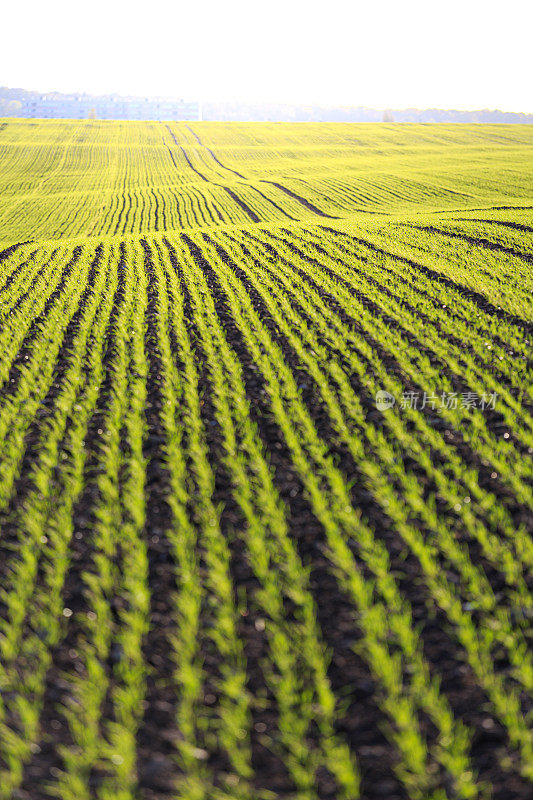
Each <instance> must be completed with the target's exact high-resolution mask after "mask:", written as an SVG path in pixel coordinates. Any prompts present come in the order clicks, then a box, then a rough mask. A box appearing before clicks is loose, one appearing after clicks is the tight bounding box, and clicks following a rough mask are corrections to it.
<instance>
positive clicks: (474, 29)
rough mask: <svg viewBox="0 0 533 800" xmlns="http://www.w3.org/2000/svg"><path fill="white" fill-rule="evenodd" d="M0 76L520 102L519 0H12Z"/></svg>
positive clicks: (166, 88)
mask: <svg viewBox="0 0 533 800" xmlns="http://www.w3.org/2000/svg"><path fill="white" fill-rule="evenodd" d="M0 25H1V30H0V42H1V44H0V85H4V86H10V87H22V88H25V89H37V90H41V91H52V90H57V91H80V92H81V91H86V92H90V93H94V94H99V93H107V92H117V93H119V94H143V95H144V94H146V95H170V96H175V97H186V98H196V97H201V98H203V99H213V100H247V101H258V102H261V101H270V102H276V101H280V102H292V103H321V104H324V105H329V104H335V105H337V104H340V105H366V106H371V107H376V108H383V107H390V108H405V107H409V106H417V107H419V108H424V107H435V106H436V107H440V108H459V109H474V108H499V109H502V110H506V111H526V112H533V89H532V85H533V84H532V80H531V79H532V67H531V65H532V63H533V59H532V51H533V47H532V42H531V32H532V27H533V3H532V2H531V0H505V1H504V2H502V1H501V0H499V2H493V1H492V0H447V2H446V3H442V2H441V3H437V2H435V0H407V1H406V2H400V1H398V2H393V1H392V0H382V2H379V0H374V2H373V0H364V2H360V0H354V1H353V2H341V1H340V0H326V1H325V2H324V1H323V2H321V3H316V2H313V0H307V1H306V0H296V1H295V2H291V1H290V0H261V2H257V0H256V2H253V0H230V1H229V2H225V3H224V2H221V1H220V0H219V2H216V1H215V0H203V2H202V0H200V2H198V1H196V2H195V0H190V1H189V2H186V3H184V2H180V0H174V2H172V1H171V0H151V2H150V0H148V2H146V0H145V2H141V3H139V2H136V1H135V0H118V2H117V1H116V0H115V1H114V0H92V2H89V3H78V2H76V0H18V2H5V4H4V7H3V9H2V11H1V14H0Z"/></svg>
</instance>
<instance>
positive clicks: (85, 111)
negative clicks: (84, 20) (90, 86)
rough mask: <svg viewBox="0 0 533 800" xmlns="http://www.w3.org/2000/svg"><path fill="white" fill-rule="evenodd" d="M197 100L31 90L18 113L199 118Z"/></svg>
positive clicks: (48, 116)
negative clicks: (67, 93)
mask: <svg viewBox="0 0 533 800" xmlns="http://www.w3.org/2000/svg"><path fill="white" fill-rule="evenodd" d="M200 115H201V109H200V103H198V102H192V103H190V102H185V101H184V100H165V99H157V98H156V99H152V98H149V97H132V98H129V97H117V96H114V95H110V96H104V97H93V96H89V95H60V94H50V95H48V94H31V95H29V96H28V97H27V98H24V100H23V101H22V108H21V110H20V112H19V114H18V116H21V117H33V118H36V119H138V120H141V119H143V120H183V119H188V120H196V119H200Z"/></svg>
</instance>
